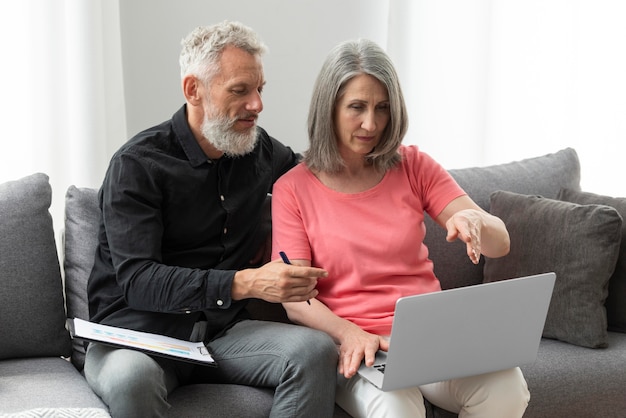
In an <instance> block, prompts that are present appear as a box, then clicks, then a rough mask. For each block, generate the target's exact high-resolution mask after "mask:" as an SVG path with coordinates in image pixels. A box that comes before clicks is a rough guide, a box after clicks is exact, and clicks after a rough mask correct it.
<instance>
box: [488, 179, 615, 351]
mask: <svg viewBox="0 0 626 418" xmlns="http://www.w3.org/2000/svg"><path fill="white" fill-rule="evenodd" d="M491 212H492V213H493V214H494V215H496V216H498V217H500V218H501V219H502V220H503V221H504V223H505V224H506V226H507V228H508V230H509V235H510V236H511V251H510V253H509V254H508V255H506V256H504V257H500V258H495V259H487V261H486V262H485V281H486V282H490V281H496V280H505V279H509V278H513V277H521V276H527V275H531V274H539V273H546V272H549V271H553V272H555V273H556V283H555V285H554V291H553V293H552V300H551V301H550V308H549V310H548V316H547V318H546V323H545V327H544V330H543V336H544V337H549V338H556V339H559V340H561V341H566V342H569V343H571V344H577V345H581V346H584V347H592V348H597V347H605V346H606V345H607V344H608V340H607V320H606V311H605V309H604V302H605V300H606V296H607V292H608V290H607V289H608V283H609V278H610V277H611V275H612V274H613V270H614V269H615V263H616V262H617V257H618V253H619V247H620V243H621V228H622V218H621V216H620V215H619V213H618V212H617V211H616V210H615V209H613V208H611V207H609V206H605V205H578V204H575V203H570V202H563V201H559V200H554V199H546V198H543V197H540V196H526V195H520V194H517V193H511V192H504V191H500V192H495V193H493V194H492V198H491Z"/></svg>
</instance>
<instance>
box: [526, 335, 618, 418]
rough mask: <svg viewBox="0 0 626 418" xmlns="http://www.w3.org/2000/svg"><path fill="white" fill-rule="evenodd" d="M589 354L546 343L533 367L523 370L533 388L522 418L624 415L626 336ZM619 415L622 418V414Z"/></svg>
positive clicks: (581, 349)
mask: <svg viewBox="0 0 626 418" xmlns="http://www.w3.org/2000/svg"><path fill="white" fill-rule="evenodd" d="M608 341H609V344H608V347H607V348H603V349H597V350H594V349H590V348H584V347H579V346H575V345H572V344H568V343H565V342H561V341H557V340H549V339H543V340H542V341H541V344H540V345H539V353H538V355H537V360H536V361H535V363H534V364H530V365H526V366H522V367H521V369H522V372H523V373H524V376H525V377H526V381H527V382H528V387H529V389H530V393H531V396H530V404H529V405H528V409H527V410H526V413H525V414H524V418H544V417H616V416H617V415H615V413H616V412H615V411H622V412H623V411H625V410H626V396H624V393H625V391H626V373H624V364H625V361H626V356H625V354H624V353H626V334H622V333H617V332H609V334H608ZM620 416H621V415H620Z"/></svg>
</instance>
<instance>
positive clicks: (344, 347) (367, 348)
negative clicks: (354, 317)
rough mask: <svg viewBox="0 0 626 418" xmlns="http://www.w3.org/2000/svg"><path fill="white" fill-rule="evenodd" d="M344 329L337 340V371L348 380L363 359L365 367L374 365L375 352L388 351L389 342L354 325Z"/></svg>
mask: <svg viewBox="0 0 626 418" xmlns="http://www.w3.org/2000/svg"><path fill="white" fill-rule="evenodd" d="M346 328H347V329H346V330H344V331H343V332H342V335H341V337H340V339H339V365H338V371H339V373H341V374H343V375H344V377H345V378H346V379H349V378H351V377H352V376H354V375H355V374H356V372H357V371H358V370H359V367H360V366H361V362H362V361H363V359H365V365H366V366H367V367H371V366H372V365H373V364H374V359H375V357H376V352H377V351H378V350H383V351H387V350H388V349H389V341H388V340H387V339H386V338H384V337H381V336H379V335H375V334H370V333H368V332H366V331H363V330H362V329H361V328H359V327H358V326H356V325H353V326H349V327H346Z"/></svg>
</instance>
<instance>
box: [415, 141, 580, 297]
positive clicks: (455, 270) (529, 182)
mask: <svg viewBox="0 0 626 418" xmlns="http://www.w3.org/2000/svg"><path fill="white" fill-rule="evenodd" d="M449 172H450V174H451V175H452V177H454V179H455V180H456V181H457V183H459V185H460V186H461V187H462V188H463V190H465V192H466V193H467V194H468V195H469V196H470V197H471V198H472V199H473V200H474V201H475V202H476V203H477V204H478V206H480V207H482V208H483V209H485V210H486V211H489V198H490V195H491V193H492V192H495V191H497V190H508V191H510V192H515V193H520V194H529V195H530V194H535V195H541V196H544V197H548V198H552V199H554V198H556V196H557V194H558V193H559V190H561V188H566V187H567V188H570V189H577V190H580V163H579V161H578V155H577V154H576V151H575V150H574V149H572V148H565V149H563V150H560V151H558V152H555V153H552V154H546V155H542V156H539V157H534V158H528V159H525V160H520V161H514V162H510V163H506V164H499V165H492V166H487V167H470V168H462V169H453V170H449ZM424 222H425V223H426V231H427V232H426V238H425V239H424V243H425V244H426V246H427V247H428V250H429V255H430V258H431V260H433V263H434V266H435V267H434V268H435V274H436V275H437V277H438V278H439V280H440V281H441V285H442V287H443V288H444V289H448V288H452V287H459V286H468V285H473V284H479V283H481V282H482V280H483V263H484V258H483V259H482V260H481V262H480V264H479V265H478V266H476V265H474V264H472V262H471V261H470V260H469V257H467V253H466V250H465V245H464V244H463V243H461V242H460V241H458V240H457V241H455V242H452V243H449V242H447V241H446V232H445V230H444V229H443V228H441V227H439V225H437V224H436V223H435V222H434V221H433V220H432V219H431V218H429V217H428V216H426V219H425V221H424Z"/></svg>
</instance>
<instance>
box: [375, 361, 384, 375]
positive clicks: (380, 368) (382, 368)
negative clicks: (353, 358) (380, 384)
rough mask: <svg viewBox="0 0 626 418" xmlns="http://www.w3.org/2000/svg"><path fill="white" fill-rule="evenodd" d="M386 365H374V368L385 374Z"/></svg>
mask: <svg viewBox="0 0 626 418" xmlns="http://www.w3.org/2000/svg"><path fill="white" fill-rule="evenodd" d="M385 365H386V364H385V363H381V364H374V366H373V367H374V368H375V369H376V370H378V371H379V372H381V373H382V374H385Z"/></svg>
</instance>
